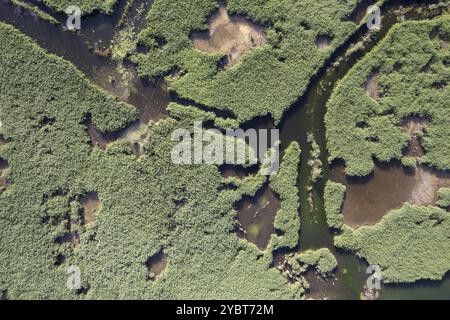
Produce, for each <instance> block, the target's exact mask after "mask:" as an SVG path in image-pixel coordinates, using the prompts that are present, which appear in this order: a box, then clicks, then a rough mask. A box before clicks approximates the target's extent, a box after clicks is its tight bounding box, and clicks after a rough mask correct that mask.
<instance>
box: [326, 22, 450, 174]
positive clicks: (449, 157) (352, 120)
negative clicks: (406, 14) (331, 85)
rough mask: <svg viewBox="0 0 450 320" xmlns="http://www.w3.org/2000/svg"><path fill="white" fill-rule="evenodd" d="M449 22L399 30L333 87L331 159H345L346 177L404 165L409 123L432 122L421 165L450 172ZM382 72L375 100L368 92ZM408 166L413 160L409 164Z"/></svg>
mask: <svg viewBox="0 0 450 320" xmlns="http://www.w3.org/2000/svg"><path fill="white" fill-rule="evenodd" d="M449 41H450V17H449V16H443V17H441V18H439V19H435V20H431V21H408V22H405V23H401V24H398V25H395V26H394V27H393V28H392V29H391V30H390V31H389V34H388V35H387V36H386V38H385V39H383V41H382V42H381V43H380V44H379V45H378V46H377V47H376V48H375V49H374V50H372V51H371V52H370V53H369V54H367V55H366V56H365V57H364V58H363V59H362V60H361V61H360V62H359V63H358V64H357V65H356V66H355V67H354V68H352V69H351V70H350V71H349V72H348V74H347V75H346V76H345V78H343V79H342V80H341V81H340V82H339V84H338V86H337V87H336V88H335V90H334V92H333V94H332V96H331V98H330V100H329V102H328V112H327V115H326V127H327V141H328V149H329V153H330V161H331V160H333V159H343V160H344V161H345V164H346V173H347V174H348V175H352V176H365V175H367V174H369V173H370V172H371V171H372V170H373V167H374V160H373V158H376V159H377V160H380V161H389V160H391V159H400V158H401V157H402V149H403V148H404V147H405V146H407V144H408V141H409V139H410V137H409V135H408V134H406V133H404V132H403V131H402V127H401V126H402V124H403V122H404V121H405V120H407V119H408V118H409V117H417V116H419V117H422V118H426V119H431V122H430V124H429V125H427V131H426V132H425V133H424V135H423V137H421V143H422V145H423V147H424V149H425V155H424V156H423V157H422V158H421V159H420V161H421V162H423V163H427V164H430V165H433V166H435V167H437V168H441V169H448V168H450V154H449V150H450V140H449V139H448V137H449V136H450V122H449V121H450V120H449V119H450V104H449V101H450V90H449V87H448V82H449V81H450V51H449V48H448V44H449ZM375 74H378V76H377V77H375V78H376V80H374V81H376V82H378V85H377V86H378V88H377V92H376V94H377V95H378V96H379V97H378V98H373V97H372V96H370V95H369V94H368V93H367V92H366V89H365V85H366V83H367V81H368V79H369V78H370V77H371V76H373V75H375ZM405 162H406V163H407V164H408V165H411V164H412V163H411V161H410V160H409V161H405Z"/></svg>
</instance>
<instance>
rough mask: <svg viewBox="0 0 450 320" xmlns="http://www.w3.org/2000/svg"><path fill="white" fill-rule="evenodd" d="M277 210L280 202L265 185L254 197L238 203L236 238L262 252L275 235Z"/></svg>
mask: <svg viewBox="0 0 450 320" xmlns="http://www.w3.org/2000/svg"><path fill="white" fill-rule="evenodd" d="M278 209H280V200H279V199H278V198H277V197H276V196H275V193H274V192H273V191H272V189H270V187H269V186H267V185H266V186H264V187H263V188H262V189H261V190H259V191H258V192H257V194H256V195H255V197H253V198H250V199H248V198H247V199H244V200H242V201H240V202H239V203H238V205H237V210H238V212H239V214H238V222H239V227H238V230H237V234H238V236H239V237H241V238H243V239H246V240H248V241H250V242H252V243H254V244H256V245H257V246H258V248H259V249H261V250H264V249H265V248H266V247H267V245H268V244H269V240H270V236H271V235H272V234H274V233H275V228H274V226H273V223H274V221H275V215H276V213H277V211H278Z"/></svg>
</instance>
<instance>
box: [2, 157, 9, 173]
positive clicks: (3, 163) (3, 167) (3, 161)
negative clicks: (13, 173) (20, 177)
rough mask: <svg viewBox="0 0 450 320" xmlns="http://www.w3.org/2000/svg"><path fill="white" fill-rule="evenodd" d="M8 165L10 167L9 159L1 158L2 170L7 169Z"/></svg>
mask: <svg viewBox="0 0 450 320" xmlns="http://www.w3.org/2000/svg"><path fill="white" fill-rule="evenodd" d="M8 167H9V165H8V161H6V160H4V159H0V172H2V171H3V170H5V169H8Z"/></svg>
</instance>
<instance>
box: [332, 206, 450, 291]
mask: <svg viewBox="0 0 450 320" xmlns="http://www.w3.org/2000/svg"><path fill="white" fill-rule="evenodd" d="M449 230H450V214H449V213H448V212H446V211H445V210H443V209H440V208H436V207H419V206H415V205H411V204H409V203H406V204H404V205H403V207H402V208H401V209H397V210H393V211H391V212H389V213H388V214H387V215H386V216H384V217H383V219H382V220H381V221H380V222H379V223H377V224H376V225H373V226H363V227H360V228H359V229H357V230H355V229H352V228H351V227H348V226H346V225H345V226H344V227H343V233H342V234H341V235H339V236H336V237H335V244H336V246H337V247H340V248H343V249H346V250H351V251H352V252H354V253H355V254H357V255H358V256H360V257H363V258H365V259H366V260H367V261H368V262H369V263H370V264H376V265H379V266H380V267H381V269H382V276H383V281H384V282H397V283H398V282H414V281H416V280H419V279H434V280H438V279H442V277H443V276H444V275H445V273H446V272H447V271H448V270H450V241H448V236H449Z"/></svg>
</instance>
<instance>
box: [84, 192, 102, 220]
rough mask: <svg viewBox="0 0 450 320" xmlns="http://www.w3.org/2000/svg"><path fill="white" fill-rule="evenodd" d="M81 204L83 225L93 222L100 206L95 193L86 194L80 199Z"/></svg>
mask: <svg viewBox="0 0 450 320" xmlns="http://www.w3.org/2000/svg"><path fill="white" fill-rule="evenodd" d="M81 204H82V205H83V223H84V224H89V223H91V222H93V221H94V218H95V215H96V213H97V212H98V210H99V209H100V205H101V203H100V199H99V198H98V194H97V192H88V193H86V194H85V195H84V196H82V197H81Z"/></svg>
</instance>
